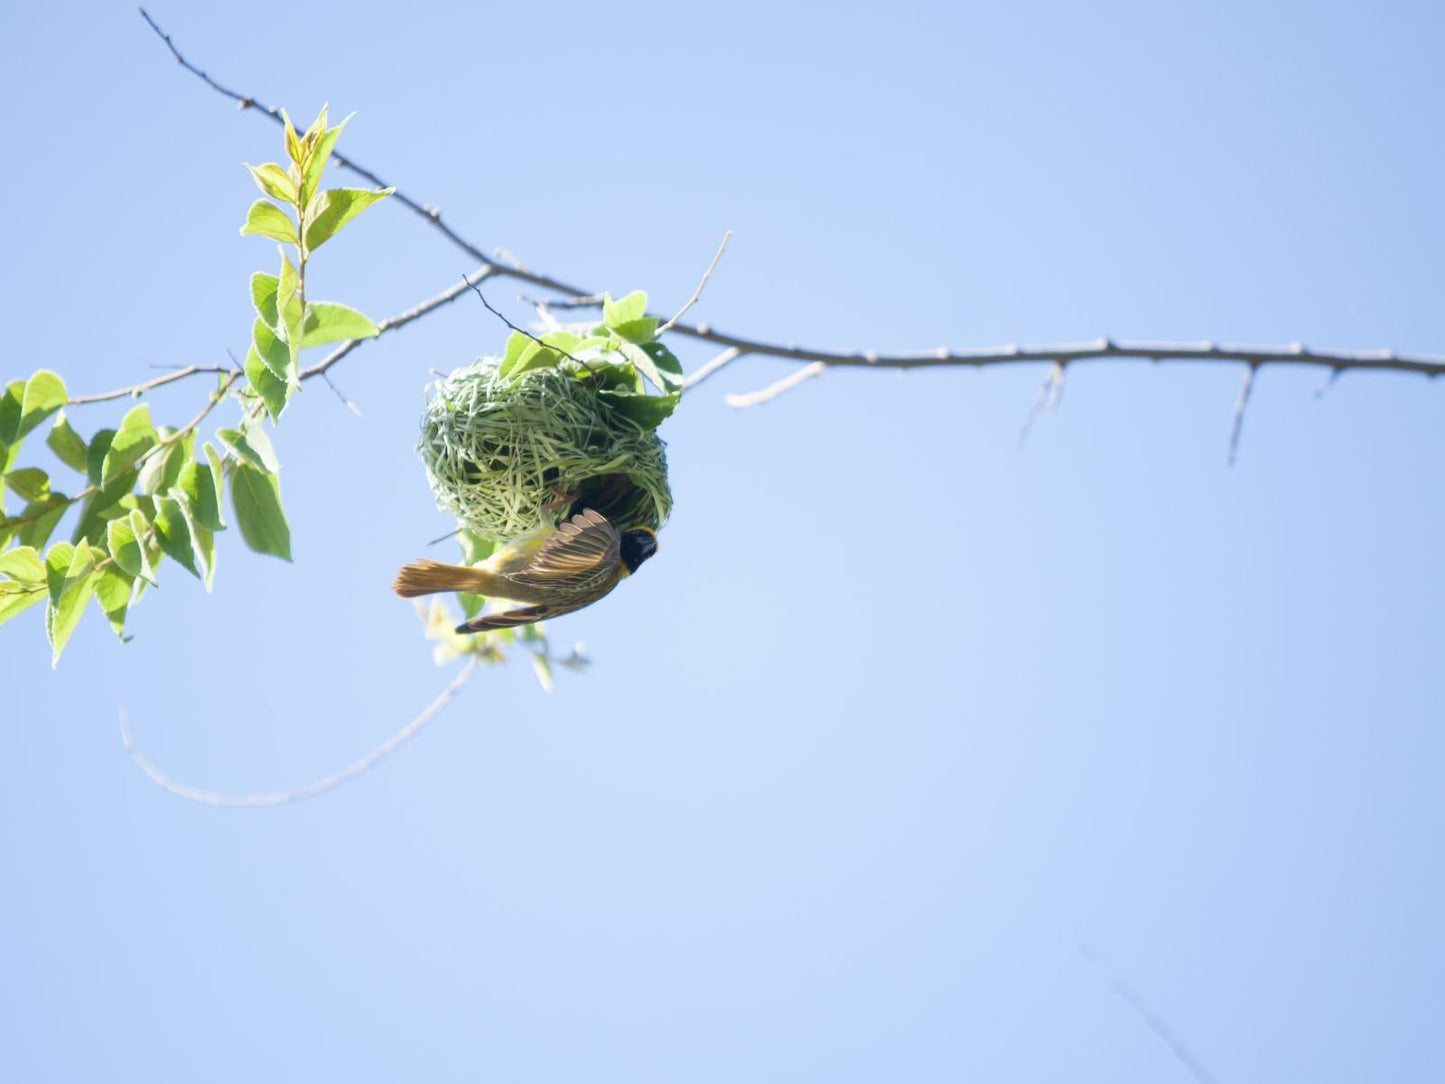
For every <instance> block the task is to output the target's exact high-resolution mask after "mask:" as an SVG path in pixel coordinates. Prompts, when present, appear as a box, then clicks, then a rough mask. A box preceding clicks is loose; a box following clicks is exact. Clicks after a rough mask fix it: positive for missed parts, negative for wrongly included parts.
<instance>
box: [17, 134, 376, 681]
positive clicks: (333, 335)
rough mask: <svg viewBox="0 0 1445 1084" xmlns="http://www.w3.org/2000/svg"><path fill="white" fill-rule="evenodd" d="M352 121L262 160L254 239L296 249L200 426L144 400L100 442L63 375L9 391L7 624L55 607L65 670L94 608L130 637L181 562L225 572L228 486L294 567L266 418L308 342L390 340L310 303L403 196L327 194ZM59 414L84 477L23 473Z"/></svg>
mask: <svg viewBox="0 0 1445 1084" xmlns="http://www.w3.org/2000/svg"><path fill="white" fill-rule="evenodd" d="M344 126H345V122H344V121H343V122H342V124H340V125H336V126H335V127H329V126H328V124H327V117H326V109H325V108H324V107H323V108H322V110H321V113H320V115H319V116H318V117H317V118H316V121H315V122H314V123H313V124H312V125H311V126H310V127H309V128H308V129H307V130H306V132H305V133H304V134H301V135H298V134H297V132H296V129H295V128H294V126H293V125H292V124H291V121H290V118H289V117H288V118H286V120H285V147H286V158H287V165H286V166H284V167H283V166H281V165H279V164H277V163H275V162H268V163H266V164H265V165H261V166H254V167H247V168H248V169H250V171H251V176H252V177H253V178H254V179H255V181H256V183H257V185H258V186H260V188H261V190H262V191H263V192H264V193H265V194H266V195H267V196H269V197H271V198H270V199H259V200H257V201H256V202H255V203H254V204H252V206H251V208H250V210H249V212H248V213H247V216H246V222H245V225H244V226H242V228H241V232H242V233H243V234H251V233H255V234H260V235H262V236H265V237H270V238H272V239H274V240H277V241H279V242H281V245H280V255H281V262H280V268H279V272H278V274H276V275H270V274H267V273H264V272H258V273H256V274H255V275H253V276H252V277H251V283H250V294H251V302H252V304H253V306H254V308H255V310H256V319H255V322H254V324H253V326H252V330H251V346H250V349H249V350H248V352H247V355H246V362H245V365H244V369H243V371H240V372H229V373H223V374H222V375H221V377H220V379H219V383H218V386H217V388H216V389H215V390H214V392H212V394H211V395H210V396H209V398H208V400H207V402H206V405H205V407H204V409H202V410H201V411H200V413H199V414H197V416H196V417H195V418H194V419H193V420H192V421H191V422H189V423H188V424H186V425H183V426H180V427H174V426H166V425H156V424H155V423H154V422H153V420H152V418H151V413H150V407H149V405H148V404H146V403H140V404H138V405H135V406H133V407H131V408H130V409H129V410H128V411H127V412H126V413H125V414H124V416H123V417H121V418H120V419H119V421H118V423H117V424H116V426H115V427H114V428H101V429H99V430H97V431H96V432H94V433H93V434H91V435H90V436H89V437H86V436H85V435H83V434H82V433H81V432H80V431H78V430H77V429H76V428H75V427H74V426H73V425H72V423H71V421H70V419H69V418H68V417H67V415H66V411H65V409H64V408H65V407H67V406H74V405H76V401H75V400H72V399H71V398H70V396H69V393H68V391H67V389H66V386H65V381H64V380H63V379H62V378H61V377H60V375H59V374H57V373H54V372H51V371H49V370H41V371H39V372H37V373H35V374H33V375H32V376H31V377H30V378H29V379H28V380H16V381H13V382H11V383H9V384H8V385H7V386H6V387H5V388H4V394H3V396H0V483H3V484H0V624H3V623H5V622H7V621H9V620H10V619H12V618H14V617H17V616H18V615H19V614H21V613H23V612H25V611H26V610H28V609H30V608H31V607H32V606H38V605H39V604H40V603H42V602H43V603H45V631H46V636H47V638H48V639H49V642H50V646H51V659H52V665H54V664H55V663H58V661H59V659H60V655H61V652H62V651H63V650H64V648H65V645H66V643H67V642H68V641H69V639H70V637H71V635H72V634H73V633H74V631H75V629H76V626H77V625H78V624H79V622H80V619H81V616H82V615H83V613H84V611H85V609H86V607H87V606H88V605H89V603H90V601H91V600H92V599H94V600H96V602H97V603H98V605H99V607H100V609H101V611H102V612H103V613H104V614H105V617H106V619H107V620H108V621H109V622H110V625H111V627H112V628H113V629H114V630H115V632H116V634H117V635H118V636H120V637H121V638H122V640H125V639H128V638H129V637H127V636H126V633H125V622H126V617H127V614H128V612H129V610H130V609H131V608H132V607H133V606H134V605H135V604H136V603H137V602H138V601H139V600H140V598H141V597H142V596H143V595H144V594H145V593H146V591H147V590H149V589H150V588H152V587H155V586H157V584H158V582H159V571H160V569H161V567H162V565H163V563H164V561H165V560H166V559H170V560H171V561H173V562H174V563H176V564H178V565H180V566H181V567H182V568H184V569H186V571H188V572H190V573H191V574H192V575H194V576H195V577H196V578H197V579H199V580H201V581H202V583H203V584H204V585H205V588H206V590H208V591H209V590H210V589H211V587H212V584H213V582H214V577H215V570H216V537H215V536H216V534H217V533H218V532H221V531H224V530H225V529H226V522H225V521H224V519H223V513H222V507H223V505H224V503H225V497H226V494H227V493H228V492H229V496H230V506H231V511H232V514H233V515H234V518H235V522H236V525H237V526H238V527H239V529H240V534H241V537H242V540H243V541H244V542H245V544H246V545H247V547H249V548H250V549H252V550H254V551H256V552H258V553H264V554H270V555H273V556H276V557H280V558H282V559H284V560H288V561H289V560H290V559H291V533H290V527H289V525H288V524H287V521H286V515H285V512H284V510H283V507H282V503H281V482H280V476H279V472H280V463H279V461H278V460H277V457H276V452H275V449H274V448H273V446H272V443H271V440H270V437H269V436H268V435H267V433H266V430H265V428H264V426H263V422H264V420H265V418H267V417H269V418H270V419H271V421H272V423H273V424H274V423H275V421H276V420H277V419H279V418H280V416H281V413H282V411H283V410H284V409H285V407H286V404H287V403H288V402H289V401H290V399H291V396H292V395H293V394H294V393H295V392H296V390H297V388H298V387H299V386H300V382H301V379H302V372H301V368H300V356H301V351H302V350H303V349H306V348H308V347H312V346H320V345H323V344H326V343H330V342H336V341H338V340H342V339H352V338H361V337H368V336H372V335H376V334H377V333H378V329H377V327H376V325H375V324H374V323H372V321H371V320H369V319H368V318H367V317H366V316H364V315H363V314H362V313H360V312H357V311H356V310H355V309H352V308H349V307H348V306H346V305H342V304H339V303H337V302H332V301H309V300H307V297H306V270H307V265H308V263H309V261H310V257H311V254H312V252H314V251H315V250H316V249H317V248H319V247H320V246H321V245H323V244H325V243H326V242H327V241H329V240H330V239H331V238H332V237H334V236H335V235H336V233H337V232H338V231H339V230H340V229H341V228H342V227H343V226H345V225H346V224H347V223H348V222H350V221H351V220H352V219H353V218H355V217H356V215H358V214H359V213H360V212H361V211H363V210H365V209H366V208H367V207H369V206H370V205H371V204H373V203H375V202H377V201H378V200H380V199H383V198H384V197H385V196H387V195H389V194H390V191H391V190H390V189H387V190H384V191H371V190H363V189H348V188H337V189H330V190H323V189H321V187H320V182H321V177H322V174H323V172H324V169H325V166H326V162H327V159H328V158H329V157H330V155H331V151H332V149H333V148H334V146H335V144H336V140H337V138H338V137H339V136H340V134H341V130H342V128H343V127H344ZM272 200H275V201H276V202H272ZM283 208H285V209H283ZM288 246H289V248H288ZM293 256H294V259H293V258H292V257H293ZM243 375H244V380H242V377H243ZM144 390H145V387H144V386H142V385H137V386H136V387H135V388H132V389H129V391H130V393H131V395H132V397H133V398H139V397H140V396H141V394H142V393H143V392H144ZM98 398H107V397H98ZM225 401H230V402H232V403H234V404H235V405H236V406H237V407H238V408H239V412H240V417H239V420H238V421H237V422H236V423H234V424H233V425H232V426H223V427H220V428H218V429H217V430H216V431H215V434H214V438H213V439H212V440H205V441H202V442H201V444H200V448H199V449H198V448H197V446H196V445H197V435H196V434H197V430H198V428H199V426H200V424H201V422H203V421H204V420H205V419H206V417H207V416H208V415H209V414H210V413H211V412H212V411H213V410H214V409H215V408H216V407H217V406H219V405H220V404H221V403H222V402H225ZM47 420H49V421H50V428H49V431H48V433H47V434H46V438H45V446H46V448H47V449H48V450H49V451H50V453H51V454H52V455H53V457H54V459H55V460H57V461H58V462H59V464H60V466H61V467H63V468H65V469H67V470H68V471H70V472H72V473H73V475H74V476H75V477H74V478H73V479H72V480H70V481H67V480H65V479H64V478H53V477H52V475H51V473H50V471H48V470H47V469H45V468H44V467H40V466H34V465H25V466H22V465H21V464H20V456H21V454H22V452H23V451H25V450H26V440H27V438H28V437H30V436H31V434H32V433H34V432H35V431H36V430H37V429H38V428H39V427H40V426H41V425H42V424H44V423H45V422H46V421H47ZM7 495H8V496H9V497H13V498H18V500H19V502H20V504H19V506H18V507H16V508H10V507H7ZM72 512H74V513H75V523H74V526H73V529H72V530H71V532H70V535H69V541H54V540H53V536H54V534H55V533H56V531H57V529H58V528H59V526H60V524H61V521H62V520H64V519H65V517H66V516H67V515H68V514H70V513H72Z"/></svg>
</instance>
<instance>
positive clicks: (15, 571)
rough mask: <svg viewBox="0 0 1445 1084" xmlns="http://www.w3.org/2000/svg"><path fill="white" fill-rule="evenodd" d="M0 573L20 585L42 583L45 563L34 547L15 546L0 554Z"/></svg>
mask: <svg viewBox="0 0 1445 1084" xmlns="http://www.w3.org/2000/svg"><path fill="white" fill-rule="evenodd" d="M0 573H4V574H5V575H6V576H9V577H10V578H11V579H12V580H18V581H19V582H21V583H44V582H45V563H44V562H43V561H41V559H40V554H39V552H37V551H36V549H35V547H34V546H16V547H15V548H14V549H10V550H6V551H5V552H4V553H0Z"/></svg>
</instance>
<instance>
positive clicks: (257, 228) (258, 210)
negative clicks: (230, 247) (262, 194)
mask: <svg viewBox="0 0 1445 1084" xmlns="http://www.w3.org/2000/svg"><path fill="white" fill-rule="evenodd" d="M248 233H255V234H260V235H261V236H262V237H270V238H272V239H273V240H276V241H289V242H290V243H291V244H293V245H294V244H296V243H297V241H296V227H295V225H294V224H292V222H291V220H290V219H289V218H287V217H286V212H285V211H283V210H281V208H279V207H277V206H276V205H275V204H274V203H272V202H271V201H270V200H268V199H258V200H257V201H256V202H255V203H253V204H251V209H250V210H249V211H248V212H246V224H245V225H244V226H242V227H241V235H242V236H243V237H244V236H245V235H246V234H248Z"/></svg>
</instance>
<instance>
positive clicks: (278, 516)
mask: <svg viewBox="0 0 1445 1084" xmlns="http://www.w3.org/2000/svg"><path fill="white" fill-rule="evenodd" d="M231 507H232V508H233V509H235V512H236V523H237V524H238V525H239V526H240V528H241V537H242V538H243V539H245V541H246V545H247V546H248V547H250V548H251V549H252V550H254V551H256V552H257V553H269V554H272V555H273V556H276V557H280V558H283V559H284V560H287V561H289V560H291V528H290V527H289V526H288V525H287V523H286V514H285V512H283V511H282V510H281V480H280V479H279V478H277V477H276V476H275V475H274V474H267V473H266V472H264V471H260V470H257V469H256V468H255V467H253V466H251V464H249V463H238V464H237V465H236V469H235V471H234V472H233V473H232V476H231Z"/></svg>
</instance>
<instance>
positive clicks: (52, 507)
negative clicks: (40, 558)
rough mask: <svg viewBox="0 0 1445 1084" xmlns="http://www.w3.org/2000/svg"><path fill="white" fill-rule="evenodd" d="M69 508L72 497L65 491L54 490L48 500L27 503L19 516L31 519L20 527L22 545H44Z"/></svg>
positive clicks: (37, 547) (37, 546)
mask: <svg viewBox="0 0 1445 1084" xmlns="http://www.w3.org/2000/svg"><path fill="white" fill-rule="evenodd" d="M69 508H70V499H69V498H68V497H66V496H65V494H64V493H56V492H53V491H52V492H51V494H50V497H49V499H48V500H45V501H37V502H36V503H35V504H27V505H26V506H25V508H24V509H23V510H22V511H21V513H20V516H19V518H20V519H24V520H30V522H29V523H27V524H25V526H23V527H21V528H20V543H21V545H24V546H34V547H35V548H36V549H40V548H41V547H43V546H44V545H45V543H46V542H48V541H49V540H50V536H51V534H53V533H54V532H55V528H56V525H57V524H59V523H60V520H61V518H62V517H64V515H65V513H66V511H67V510H68V509H69Z"/></svg>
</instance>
